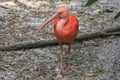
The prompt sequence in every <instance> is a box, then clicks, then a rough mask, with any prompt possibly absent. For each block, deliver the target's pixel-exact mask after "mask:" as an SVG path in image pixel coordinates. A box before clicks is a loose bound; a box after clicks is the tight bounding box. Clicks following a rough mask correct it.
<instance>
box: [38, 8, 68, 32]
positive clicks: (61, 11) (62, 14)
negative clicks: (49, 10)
mask: <svg viewBox="0 0 120 80" xmlns="http://www.w3.org/2000/svg"><path fill="white" fill-rule="evenodd" d="M68 16H69V11H68V8H66V7H60V8H58V9H57V10H56V12H55V14H54V15H53V16H52V17H50V18H49V19H48V20H47V21H46V22H44V23H43V24H42V25H41V26H40V27H38V28H37V30H36V33H38V32H39V31H40V30H41V29H42V28H43V27H45V26H46V25H47V24H48V23H49V22H51V21H52V20H53V19H55V18H59V19H63V18H67V17H68Z"/></svg>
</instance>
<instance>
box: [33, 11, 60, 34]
mask: <svg viewBox="0 0 120 80" xmlns="http://www.w3.org/2000/svg"><path fill="white" fill-rule="evenodd" d="M57 15H58V14H57V13H55V14H54V15H53V16H52V17H50V18H49V19H48V20H47V21H45V22H44V23H43V24H42V25H41V26H40V27H38V28H37V30H36V31H35V33H38V32H39V31H40V30H41V29H42V28H44V27H45V26H46V25H47V24H48V23H49V22H51V21H52V20H53V19H54V18H55V17H57Z"/></svg>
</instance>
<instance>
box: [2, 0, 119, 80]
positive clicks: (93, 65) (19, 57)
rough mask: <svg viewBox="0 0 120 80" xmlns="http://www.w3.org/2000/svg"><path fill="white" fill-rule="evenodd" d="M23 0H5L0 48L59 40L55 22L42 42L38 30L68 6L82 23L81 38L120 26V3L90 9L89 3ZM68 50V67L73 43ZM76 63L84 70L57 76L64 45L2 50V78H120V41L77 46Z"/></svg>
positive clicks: (42, 34)
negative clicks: (117, 16)
mask: <svg viewBox="0 0 120 80" xmlns="http://www.w3.org/2000/svg"><path fill="white" fill-rule="evenodd" d="M18 1H20V2H16V3H15V2H13V1H12V0H9V1H8V0H0V46H6V45H9V44H14V43H19V42H24V41H36V40H37V39H38V40H49V39H54V38H55V37H54V33H53V24H52V23H50V24H49V25H48V26H47V27H46V28H44V29H43V30H42V31H41V32H40V33H39V34H38V37H37V39H36V36H35V34H34V31H35V29H36V28H37V27H38V26H39V25H41V24H42V23H43V21H45V20H46V19H48V18H49V17H50V16H51V15H53V13H54V12H55V10H56V9H57V7H60V6H66V7H68V8H69V10H70V12H72V13H74V14H75V15H76V16H77V18H78V19H79V24H80V26H79V34H78V35H80V34H84V33H88V32H94V31H100V30H102V29H105V28H109V27H115V26H120V18H119V19H117V20H116V21H114V20H113V19H112V18H113V17H114V16H115V14H116V13H117V12H118V11H119V7H120V1H119V0H115V1H114V2H113V1H112V0H101V1H98V2H96V3H95V4H94V5H92V6H90V7H84V5H85V3H86V1H85V0H75V1H72V0H55V1H53V0H44V1H39V0H32V1H30V0H18ZM63 47H64V56H63V64H64V66H65V65H67V54H66V53H67V45H64V46H63ZM71 61H72V62H71V64H73V65H76V66H78V67H79V69H77V70H76V71H66V72H65V73H63V74H57V72H56V70H57V69H58V67H59V65H60V60H59V45H58V46H50V47H49V46H48V47H44V48H36V49H30V50H18V51H0V80H59V79H61V80H119V79H120V38H119V37H118V36H109V37H107V38H103V39H101V38H97V39H94V40H89V41H83V42H81V43H76V44H72V50H71ZM58 76H59V79H58Z"/></svg>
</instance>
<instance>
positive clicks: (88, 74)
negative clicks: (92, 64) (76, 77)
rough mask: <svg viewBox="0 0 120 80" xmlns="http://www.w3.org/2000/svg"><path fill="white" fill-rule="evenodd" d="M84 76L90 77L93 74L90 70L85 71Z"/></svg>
mask: <svg viewBox="0 0 120 80" xmlns="http://www.w3.org/2000/svg"><path fill="white" fill-rule="evenodd" d="M84 76H86V77H92V76H94V74H93V73H92V72H86V73H85V74H84Z"/></svg>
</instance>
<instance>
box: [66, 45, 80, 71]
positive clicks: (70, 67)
mask: <svg viewBox="0 0 120 80" xmlns="http://www.w3.org/2000/svg"><path fill="white" fill-rule="evenodd" d="M70 51H71V44H69V46H68V66H67V69H68V70H69V69H72V70H75V69H76V68H78V67H76V66H72V65H71V64H70V62H71V61H70Z"/></svg>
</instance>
